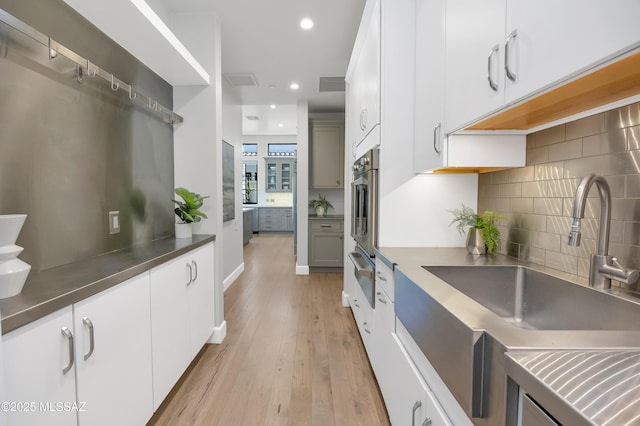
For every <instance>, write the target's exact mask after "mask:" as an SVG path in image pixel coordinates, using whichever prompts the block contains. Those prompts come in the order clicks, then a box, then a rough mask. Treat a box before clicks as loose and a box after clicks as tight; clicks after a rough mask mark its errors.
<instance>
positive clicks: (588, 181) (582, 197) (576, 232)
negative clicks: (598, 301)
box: [569, 174, 640, 289]
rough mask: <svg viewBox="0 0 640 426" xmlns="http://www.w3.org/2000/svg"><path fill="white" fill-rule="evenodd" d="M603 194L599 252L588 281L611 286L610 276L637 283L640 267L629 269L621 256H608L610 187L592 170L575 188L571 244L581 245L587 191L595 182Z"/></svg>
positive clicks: (592, 258)
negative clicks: (620, 261) (624, 265)
mask: <svg viewBox="0 0 640 426" xmlns="http://www.w3.org/2000/svg"><path fill="white" fill-rule="evenodd" d="M594 183H595V184H596V187H597V188H598V194H600V222H599V224H598V227H599V230H600V232H599V234H598V253H597V254H592V255H591V268H590V270H589V285H590V286H591V287H595V288H600V289H608V288H611V280H612V279H614V280H617V281H621V282H623V283H625V284H634V283H635V282H636V281H638V278H640V271H637V270H635V269H627V268H625V267H623V266H622V265H620V263H619V262H618V259H616V258H615V257H613V256H609V253H608V252H609V230H610V229H611V189H610V188H609V184H608V183H607V181H606V180H605V178H603V177H602V176H598V175H594V174H590V175H587V176H585V177H584V178H583V179H582V182H580V185H578V189H576V195H575V199H574V201H573V223H572V224H571V231H570V232H569V245H570V246H579V245H580V237H581V235H582V232H581V230H580V219H582V218H584V208H585V206H586V204H587V194H588V193H589V190H590V189H591V186H592V185H593V184H594Z"/></svg>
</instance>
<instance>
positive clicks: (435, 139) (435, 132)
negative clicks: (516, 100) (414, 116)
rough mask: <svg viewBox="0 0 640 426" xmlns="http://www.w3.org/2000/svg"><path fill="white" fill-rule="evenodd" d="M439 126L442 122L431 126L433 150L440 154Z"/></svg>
mask: <svg viewBox="0 0 640 426" xmlns="http://www.w3.org/2000/svg"><path fill="white" fill-rule="evenodd" d="M489 80H491V76H489ZM441 127H442V123H438V125H437V126H436V127H434V128H433V150H434V151H435V152H436V154H438V155H440V148H438V142H439V141H440V128H441Z"/></svg>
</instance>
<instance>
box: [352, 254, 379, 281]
mask: <svg viewBox="0 0 640 426" xmlns="http://www.w3.org/2000/svg"><path fill="white" fill-rule="evenodd" d="M349 259H351V263H353V266H355V268H356V274H357V275H358V276H361V277H365V278H368V279H369V280H371V281H373V279H374V278H373V268H371V267H370V266H369V264H368V263H367V261H366V260H364V259H363V258H362V256H361V255H360V253H358V252H355V251H352V252H351V253H349Z"/></svg>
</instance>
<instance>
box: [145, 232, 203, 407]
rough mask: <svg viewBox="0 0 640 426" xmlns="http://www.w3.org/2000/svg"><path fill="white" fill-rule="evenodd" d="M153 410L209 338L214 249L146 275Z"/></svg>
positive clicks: (174, 261) (197, 253) (184, 258)
mask: <svg viewBox="0 0 640 426" xmlns="http://www.w3.org/2000/svg"><path fill="white" fill-rule="evenodd" d="M150 278H151V342H152V354H153V406H154V410H157V409H158V407H159V406H160V404H162V401H163V400H164V399H165V397H166V396H167V394H168V393H169V391H170V390H171V388H173V386H174V385H175V383H176V382H177V381H178V379H179V378H180V376H181V375H182V373H184V371H185V370H186V368H187V367H188V366H189V364H190V363H191V361H192V360H193V358H194V357H195V355H196V354H197V353H198V351H199V350H200V349H201V348H202V346H203V345H204V344H205V342H206V341H207V339H208V338H209V337H210V336H211V334H212V333H213V328H214V325H215V323H214V317H213V314H214V304H213V301H214V285H213V280H214V275H213V244H208V245H206V246H203V247H201V248H199V249H196V250H194V251H192V252H190V253H188V254H186V255H183V256H180V257H177V258H175V259H173V260H170V261H169V262H166V263H164V264H162V265H160V266H158V267H156V268H153V269H152V270H151V273H150Z"/></svg>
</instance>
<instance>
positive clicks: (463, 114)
mask: <svg viewBox="0 0 640 426" xmlns="http://www.w3.org/2000/svg"><path fill="white" fill-rule="evenodd" d="M505 11H506V0H486V1H482V2H479V1H475V0H448V1H447V11H446V77H445V82H446V84H445V93H446V102H445V123H444V126H445V129H444V130H445V133H449V132H450V131H452V130H456V129H459V128H461V127H463V125H465V124H468V123H469V122H471V121H473V120H475V119H477V118H479V117H481V116H483V115H485V114H487V113H489V112H491V111H494V110H496V109H498V108H499V107H500V106H502V105H503V104H504V71H503V65H504V56H503V55H504V49H503V43H504V39H505V34H504V32H505ZM489 68H490V69H491V73H490V74H491V78H492V81H493V84H494V85H495V87H496V88H495V89H492V88H491V87H490V84H489V72H488V71H489Z"/></svg>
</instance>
